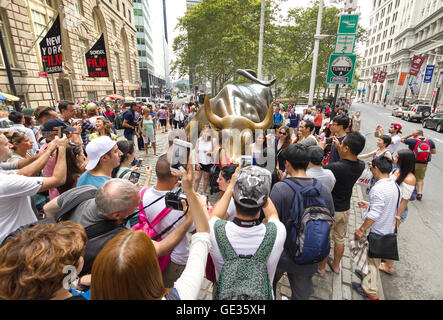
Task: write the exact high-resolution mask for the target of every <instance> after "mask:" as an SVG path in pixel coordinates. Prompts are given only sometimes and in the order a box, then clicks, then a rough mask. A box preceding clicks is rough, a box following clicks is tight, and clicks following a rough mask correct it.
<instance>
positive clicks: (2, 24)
mask: <svg viewBox="0 0 443 320" xmlns="http://www.w3.org/2000/svg"><path fill="white" fill-rule="evenodd" d="M5 21H6V20H4V19H3V15H2V14H1V13H0V29H1V31H2V36H3V42H4V44H5V46H6V53H7V55H8V60H9V64H10V65H11V66H14V58H13V55H12V50H11V42H10V37H9V34H8V32H7V30H6V26H5ZM4 66H5V61H4V59H3V53H2V51H1V50H0V67H4Z"/></svg>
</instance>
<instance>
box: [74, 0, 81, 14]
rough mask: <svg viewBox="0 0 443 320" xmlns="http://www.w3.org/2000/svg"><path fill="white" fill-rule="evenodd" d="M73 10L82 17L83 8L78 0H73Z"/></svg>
mask: <svg viewBox="0 0 443 320" xmlns="http://www.w3.org/2000/svg"><path fill="white" fill-rule="evenodd" d="M74 8H75V11H76V12H77V13H78V14H80V15H83V8H82V6H81V1H80V0H74Z"/></svg>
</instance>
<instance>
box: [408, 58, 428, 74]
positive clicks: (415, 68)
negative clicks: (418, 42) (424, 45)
mask: <svg viewBox="0 0 443 320" xmlns="http://www.w3.org/2000/svg"><path fill="white" fill-rule="evenodd" d="M423 62H425V57H420V56H414V58H413V59H412V64H411V70H410V71H409V74H410V75H411V76H417V75H418V72H419V71H420V68H421V65H422V64H423Z"/></svg>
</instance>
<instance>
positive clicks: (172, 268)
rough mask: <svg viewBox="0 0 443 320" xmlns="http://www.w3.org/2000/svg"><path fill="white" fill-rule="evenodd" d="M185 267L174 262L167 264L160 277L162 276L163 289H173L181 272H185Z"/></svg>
mask: <svg viewBox="0 0 443 320" xmlns="http://www.w3.org/2000/svg"><path fill="white" fill-rule="evenodd" d="M185 267H186V266H182V265H180V264H176V263H174V262H172V261H171V262H169V264H168V266H167V267H166V268H165V270H163V272H162V276H163V285H164V286H165V288H173V287H174V283H175V281H177V279H178V278H180V276H181V275H182V273H183V270H185Z"/></svg>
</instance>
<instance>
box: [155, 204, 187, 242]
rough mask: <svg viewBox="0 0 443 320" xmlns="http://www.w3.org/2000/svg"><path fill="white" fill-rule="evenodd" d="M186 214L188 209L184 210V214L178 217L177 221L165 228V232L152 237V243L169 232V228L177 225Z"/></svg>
mask: <svg viewBox="0 0 443 320" xmlns="http://www.w3.org/2000/svg"><path fill="white" fill-rule="evenodd" d="M187 213H188V209H186V212H185V213H183V214H182V215H181V216H180V217H178V219H177V220H175V221H174V222H173V223H172V224H171V225H170V226H169V227H167V228H166V229H165V230H163V231H162V232H161V233H159V234H158V235H156V236H153V237H152V238H151V239H152V241H157V239H159V238H161V237H162V236H163V235H164V234H165V233H166V232H168V231H169V230H171V228H172V227H173V226H174V225H175V224H176V223H177V222H179V221H180V220H181V219H182V218H183V217H184V216H185V215H186V214H187Z"/></svg>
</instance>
